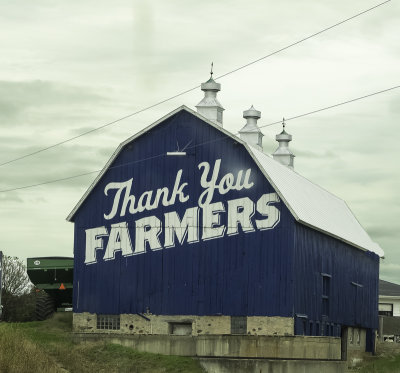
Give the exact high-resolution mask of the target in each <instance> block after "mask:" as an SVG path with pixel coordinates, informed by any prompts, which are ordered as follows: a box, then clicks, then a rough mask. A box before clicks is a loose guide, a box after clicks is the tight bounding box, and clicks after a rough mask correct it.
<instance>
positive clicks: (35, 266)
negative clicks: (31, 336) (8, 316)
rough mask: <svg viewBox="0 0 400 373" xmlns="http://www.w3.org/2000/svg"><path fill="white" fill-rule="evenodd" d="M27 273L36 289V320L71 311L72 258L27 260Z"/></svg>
mask: <svg viewBox="0 0 400 373" xmlns="http://www.w3.org/2000/svg"><path fill="white" fill-rule="evenodd" d="M27 272H28V276H29V279H30V280H31V282H32V283H33V284H34V285H35V288H36V312H35V317H36V319H37V320H44V319H46V318H47V317H49V316H50V315H51V314H52V313H53V312H55V311H67V310H69V309H71V307H72V287H73V285H72V282H73V273H74V258H68V257H55V256H53V257H40V258H28V259H27Z"/></svg>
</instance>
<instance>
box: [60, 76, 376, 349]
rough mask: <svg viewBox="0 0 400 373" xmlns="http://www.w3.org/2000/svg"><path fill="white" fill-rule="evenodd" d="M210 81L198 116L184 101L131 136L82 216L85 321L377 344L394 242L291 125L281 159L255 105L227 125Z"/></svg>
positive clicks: (77, 218)
mask: <svg viewBox="0 0 400 373" xmlns="http://www.w3.org/2000/svg"><path fill="white" fill-rule="evenodd" d="M202 89H203V91H204V92H205V97H204V99H203V100H202V101H201V102H200V103H199V104H198V105H197V112H195V111H193V110H191V109H189V108H187V107H185V106H182V107H180V108H178V109H176V110H174V111H172V112H171V113H169V114H168V115H166V116H165V117H163V118H161V119H160V120H159V121H157V122H156V123H154V124H152V125H150V126H149V127H147V128H146V129H144V130H143V131H141V132H139V133H137V134H136V135H134V136H132V137H131V138H129V139H127V140H126V141H124V142H123V143H122V144H121V145H120V146H119V147H118V149H117V150H116V151H115V152H114V154H113V155H112V157H111V159H110V160H109V161H108V163H107V164H106V165H105V167H104V169H103V170H102V171H101V173H100V174H99V175H98V177H97V178H96V180H95V181H94V182H93V184H92V185H91V186H90V187H89V189H88V191H87V192H86V193H85V194H84V196H83V197H82V198H81V200H80V201H79V203H78V204H77V206H76V207H75V208H74V209H73V211H72V212H71V214H70V215H69V216H68V220H69V221H71V222H74V226H75V231H74V258H75V259H74V300H73V303H74V325H75V329H76V330H80V331H96V330H97V331H101V330H116V331H119V332H121V333H132V334H191V335H201V334H248V335H249V334H250V335H309V336H341V334H342V333H343V330H344V329H346V330H351V332H352V333H356V334H352V337H351V340H352V339H353V338H354V339H358V341H360V339H362V340H364V342H363V343H364V346H365V348H366V350H368V351H371V349H372V348H373V340H374V337H373V336H374V331H375V330H376V329H377V327H378V325H377V323H378V277H379V257H380V256H383V251H382V249H381V248H380V247H379V246H378V245H377V244H376V243H374V242H373V241H372V240H371V239H370V237H369V236H368V234H367V233H366V232H365V231H364V229H363V228H362V227H361V225H360V224H359V222H358V221H357V219H356V218H355V217H354V215H353V214H352V212H351V211H350V209H349V208H348V207H347V205H346V203H345V202H344V201H343V200H341V199H339V198H338V197H336V196H334V195H332V194H331V193H329V192H328V191H326V190H324V189H323V188H321V187H319V186H317V185H315V184H313V183H312V182H310V181H309V180H307V179H306V178H304V177H302V176H301V175H299V174H298V173H296V172H295V171H294V170H293V157H294V156H293V154H292V153H291V151H290V149H289V147H288V143H289V141H290V140H291V136H290V135H289V134H287V133H286V132H285V129H284V130H283V131H282V133H281V134H279V135H277V140H278V141H279V143H280V146H279V148H278V149H277V151H276V152H275V153H274V155H273V156H270V155H267V154H265V153H263V152H262V147H261V139H262V134H261V132H260V130H259V128H258V127H257V119H258V118H259V117H260V113H259V112H258V111H256V110H255V109H254V108H253V107H252V108H251V109H250V110H248V111H246V112H244V117H245V118H246V119H247V123H246V125H245V127H244V128H243V129H242V130H241V131H240V137H237V136H235V135H233V134H231V133H230V132H228V131H226V130H225V129H224V128H223V127H222V113H223V108H222V106H221V104H220V103H219V102H218V100H217V98H216V94H217V92H218V91H219V89H220V86H219V84H218V83H216V82H214V81H213V80H212V78H211V79H210V80H209V81H208V82H206V83H203V84H202ZM88 320H90V322H89V321H88ZM349 328H350V329H349ZM357 333H358V334H357Z"/></svg>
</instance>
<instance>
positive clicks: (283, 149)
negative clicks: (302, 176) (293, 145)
mask: <svg viewBox="0 0 400 373" xmlns="http://www.w3.org/2000/svg"><path fill="white" fill-rule="evenodd" d="M282 127H283V129H282V132H281V133H280V134H279V135H276V137H275V138H276V141H278V142H279V146H278V149H276V150H275V152H274V153H273V154H272V156H273V157H274V159H275V160H276V161H278V162H279V163H281V164H283V165H285V166H287V167H289V168H291V169H293V166H294V157H295V155H294V154H293V153H292V151H291V150H290V149H289V142H290V141H292V135H290V134H288V133H287V132H286V131H285V118H283V121H282Z"/></svg>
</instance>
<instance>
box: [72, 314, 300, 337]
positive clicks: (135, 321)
mask: <svg viewBox="0 0 400 373" xmlns="http://www.w3.org/2000/svg"><path fill="white" fill-rule="evenodd" d="M173 323H182V324H191V335H192V336H198V335H226V334H231V317H230V316H195V315H172V316H166V315H152V314H144V315H143V316H141V315H136V314H122V315H120V330H99V329H97V328H96V325H97V315H96V314H91V313H88V312H83V313H74V317H73V327H74V331H75V332H81V333H112V334H114V333H117V334H118V333H120V334H134V335H135V334H139V335H153V334H154V335H168V334H172V330H171V325H172V324H173ZM293 334H294V320H293V318H290V317H266V316H250V317H248V318H247V335H281V336H289V335H293Z"/></svg>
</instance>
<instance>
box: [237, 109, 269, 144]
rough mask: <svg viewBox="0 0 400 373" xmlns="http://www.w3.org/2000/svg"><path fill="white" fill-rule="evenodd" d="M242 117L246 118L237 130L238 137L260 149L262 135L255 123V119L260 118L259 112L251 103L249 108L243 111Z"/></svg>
mask: <svg viewBox="0 0 400 373" xmlns="http://www.w3.org/2000/svg"><path fill="white" fill-rule="evenodd" d="M243 118H245V119H246V120H247V123H246V124H245V126H244V127H243V128H242V129H241V130H240V131H239V134H240V138H241V139H242V140H243V141H246V142H247V143H248V144H250V145H252V146H254V147H256V148H257V149H259V150H261V151H262V150H263V149H262V138H263V136H264V135H263V133H262V132H261V131H260V129H259V128H258V125H257V120H258V119H260V118H261V112H260V111H258V110H256V109H255V108H254V106H253V105H251V108H250V109H249V110H245V111H244V112H243Z"/></svg>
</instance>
